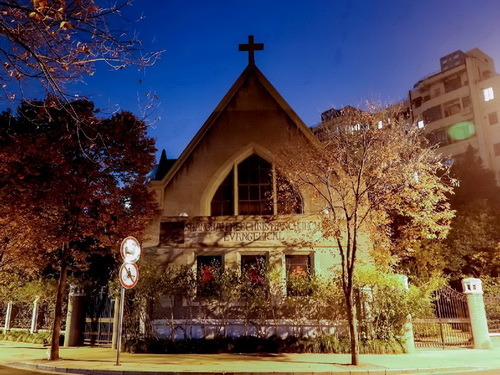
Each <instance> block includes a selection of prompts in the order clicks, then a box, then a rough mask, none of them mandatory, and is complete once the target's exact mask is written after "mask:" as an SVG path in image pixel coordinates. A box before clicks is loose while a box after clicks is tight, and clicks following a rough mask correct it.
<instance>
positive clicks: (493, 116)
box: [488, 112, 498, 125]
mask: <svg viewBox="0 0 500 375" xmlns="http://www.w3.org/2000/svg"><path fill="white" fill-rule="evenodd" d="M488 120H489V121H490V125H495V124H498V115H497V113H496V112H492V113H490V114H488Z"/></svg>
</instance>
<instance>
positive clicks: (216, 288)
mask: <svg viewBox="0 0 500 375" xmlns="http://www.w3.org/2000/svg"><path fill="white" fill-rule="evenodd" d="M196 266H197V280H198V290H197V295H198V296H199V297H218V296H220V292H221V288H220V281H221V275H222V271H223V267H222V256H221V255H199V256H197V257H196Z"/></svg>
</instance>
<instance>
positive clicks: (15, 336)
mask: <svg viewBox="0 0 500 375" xmlns="http://www.w3.org/2000/svg"><path fill="white" fill-rule="evenodd" d="M51 339H52V333H51V332H50V331H40V332H37V333H33V334H32V333H29V331H25V330H22V331H9V332H7V333H1V334H0V341H15V342H26V343H30V344H47V343H49V342H50V340H51ZM60 342H61V343H63V342H64V335H61V338H60Z"/></svg>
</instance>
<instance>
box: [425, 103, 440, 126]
mask: <svg viewBox="0 0 500 375" xmlns="http://www.w3.org/2000/svg"><path fill="white" fill-rule="evenodd" d="M422 116H423V117H424V121H425V123H426V124H428V123H430V122H433V121H437V120H439V119H442V118H443V113H442V112H441V106H440V105H436V106H434V107H431V108H429V109H427V110H425V111H424V112H423V113H422Z"/></svg>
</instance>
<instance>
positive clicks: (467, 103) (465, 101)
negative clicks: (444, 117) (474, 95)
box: [462, 96, 471, 109]
mask: <svg viewBox="0 0 500 375" xmlns="http://www.w3.org/2000/svg"><path fill="white" fill-rule="evenodd" d="M470 106H471V105H470V96H464V97H463V98H462V108H464V109H465V108H470Z"/></svg>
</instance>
